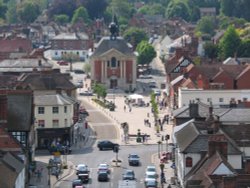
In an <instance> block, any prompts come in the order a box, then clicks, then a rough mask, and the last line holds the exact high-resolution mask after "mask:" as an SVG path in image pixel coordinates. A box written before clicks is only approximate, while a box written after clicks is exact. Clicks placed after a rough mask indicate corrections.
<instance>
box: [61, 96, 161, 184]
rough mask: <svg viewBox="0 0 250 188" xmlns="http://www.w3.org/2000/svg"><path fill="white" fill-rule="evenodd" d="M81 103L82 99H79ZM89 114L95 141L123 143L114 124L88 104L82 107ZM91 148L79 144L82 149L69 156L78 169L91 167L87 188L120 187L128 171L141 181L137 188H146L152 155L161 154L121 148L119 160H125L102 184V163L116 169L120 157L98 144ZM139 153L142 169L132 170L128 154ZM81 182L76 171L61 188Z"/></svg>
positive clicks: (140, 147) (153, 148)
mask: <svg viewBox="0 0 250 188" xmlns="http://www.w3.org/2000/svg"><path fill="white" fill-rule="evenodd" d="M79 99H80V98H79ZM82 105H83V106H84V107H85V108H86V109H87V110H88V112H89V114H90V115H89V117H88V118H87V120H88V121H89V122H90V123H91V126H92V127H93V128H94V130H95V132H96V134H95V136H96V138H95V136H92V137H90V139H93V140H94V141H98V140H102V139H108V140H111V141H114V142H115V141H117V139H119V137H118V134H117V131H116V128H115V125H114V124H113V122H112V121H111V120H110V119H109V118H107V117H106V116H104V115H103V113H102V112H101V111H100V110H98V109H96V108H93V107H92V106H90V105H88V104H87V103H84V102H83V104H82ZM88 143H90V145H88V146H84V147H82V145H81V144H79V148H78V149H76V150H74V151H73V153H72V155H68V157H67V160H69V161H71V162H73V163H74V164H75V165H78V164H81V163H84V164H87V165H88V167H89V169H90V177H91V180H90V182H89V183H88V184H86V185H85V187H89V188H105V187H107V188H112V187H117V185H118V181H119V180H121V177H122V172H123V171H124V170H125V169H133V170H134V171H135V174H136V178H137V187H138V188H140V187H144V186H143V177H144V173H145V168H146V166H147V165H149V164H152V158H151V157H152V155H153V154H155V153H157V149H158V148H157V146H156V145H138V146H121V147H120V150H119V153H118V158H119V159H121V160H122V161H123V162H122V165H121V167H112V168H111V174H110V181H109V182H101V183H100V182H98V181H97V166H98V164H100V163H108V164H109V165H110V166H112V159H114V158H115V157H116V154H115V153H114V152H113V151H99V150H98V149H97V147H96V142H88ZM129 153H136V154H138V155H139V156H140V159H141V161H142V162H141V166H139V167H130V166H129V165H128V154H129ZM73 179H77V176H76V174H75V171H74V172H73V173H72V174H71V175H70V176H69V177H68V178H66V179H65V180H63V181H62V182H60V184H59V187H60V188H66V187H70V186H71V184H72V180H73Z"/></svg>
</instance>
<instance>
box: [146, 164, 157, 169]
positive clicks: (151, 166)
mask: <svg viewBox="0 0 250 188" xmlns="http://www.w3.org/2000/svg"><path fill="white" fill-rule="evenodd" d="M148 168H156V167H155V166H153V165H150V166H147V169H148Z"/></svg>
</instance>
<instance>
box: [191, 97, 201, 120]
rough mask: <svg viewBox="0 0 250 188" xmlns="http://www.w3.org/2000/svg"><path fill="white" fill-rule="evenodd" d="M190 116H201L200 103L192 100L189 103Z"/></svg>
mask: <svg viewBox="0 0 250 188" xmlns="http://www.w3.org/2000/svg"><path fill="white" fill-rule="evenodd" d="M189 116H190V117H191V118H197V117H199V105H198V103H194V101H190V103H189Z"/></svg>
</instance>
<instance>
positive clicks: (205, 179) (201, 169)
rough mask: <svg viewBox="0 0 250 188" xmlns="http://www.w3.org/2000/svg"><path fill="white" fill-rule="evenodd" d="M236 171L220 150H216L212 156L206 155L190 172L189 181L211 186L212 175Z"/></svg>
mask: <svg viewBox="0 0 250 188" xmlns="http://www.w3.org/2000/svg"><path fill="white" fill-rule="evenodd" d="M234 174H236V171H235V170H234V169H233V167H232V166H231V165H230V164H229V163H228V162H227V161H226V160H225V158H224V157H223V156H221V155H220V154H219V153H218V152H215V154H214V155H212V156H211V157H208V156H207V157H206V158H204V159H203V160H201V161H200V163H199V164H197V165H196V168H194V169H193V170H192V171H190V172H189V177H188V181H189V182H191V181H194V180H196V182H198V181H197V180H200V182H199V185H200V186H204V187H207V188H208V187H211V186H212V185H213V181H212V179H211V178H210V176H211V175H234Z"/></svg>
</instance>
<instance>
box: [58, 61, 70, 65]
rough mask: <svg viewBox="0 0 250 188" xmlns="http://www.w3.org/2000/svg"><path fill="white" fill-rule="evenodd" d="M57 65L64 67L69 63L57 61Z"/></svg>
mask: <svg viewBox="0 0 250 188" xmlns="http://www.w3.org/2000/svg"><path fill="white" fill-rule="evenodd" d="M57 64H58V65H64V66H67V65H69V63H68V62H66V61H58V62H57Z"/></svg>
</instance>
